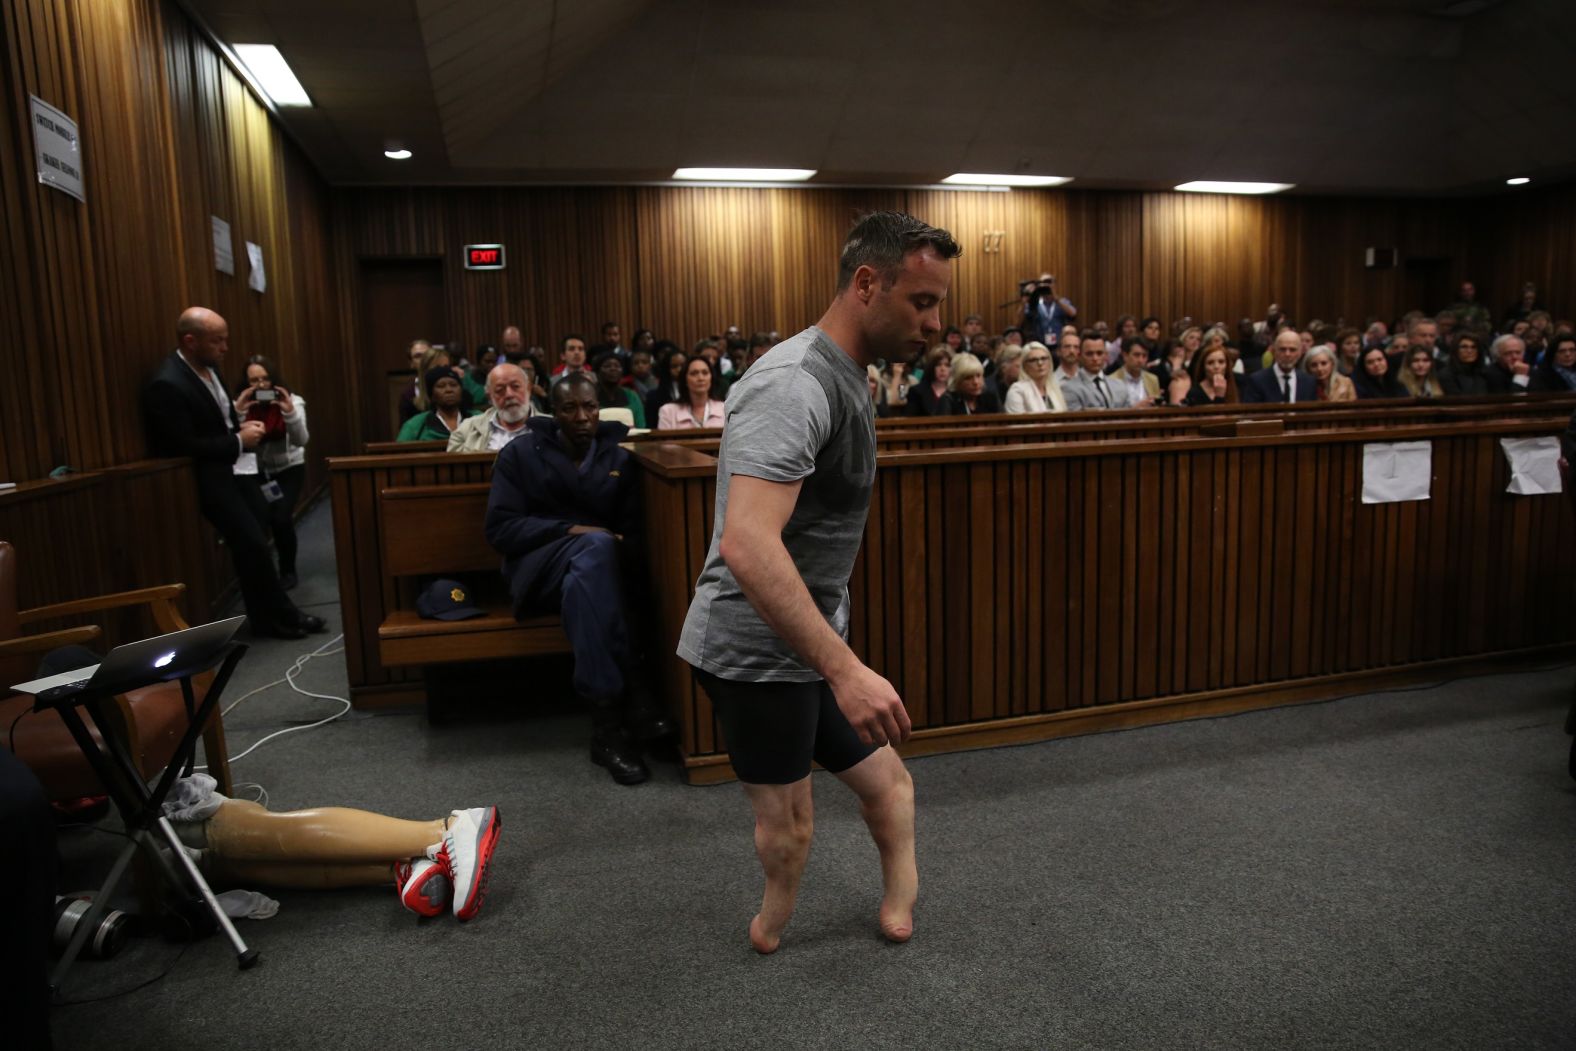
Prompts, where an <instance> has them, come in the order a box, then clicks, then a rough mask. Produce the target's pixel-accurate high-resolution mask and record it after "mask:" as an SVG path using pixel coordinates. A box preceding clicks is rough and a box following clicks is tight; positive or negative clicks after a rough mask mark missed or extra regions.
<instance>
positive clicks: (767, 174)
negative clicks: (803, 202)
mask: <svg viewBox="0 0 1576 1051" xmlns="http://www.w3.org/2000/svg"><path fill="white" fill-rule="evenodd" d="M813 175H815V169H814V168H680V169H679V170H678V171H676V172H674V173H673V177H674V178H675V179H688V180H699V181H701V182H804V181H805V180H806V179H809V178H810V177H811V176H813Z"/></svg>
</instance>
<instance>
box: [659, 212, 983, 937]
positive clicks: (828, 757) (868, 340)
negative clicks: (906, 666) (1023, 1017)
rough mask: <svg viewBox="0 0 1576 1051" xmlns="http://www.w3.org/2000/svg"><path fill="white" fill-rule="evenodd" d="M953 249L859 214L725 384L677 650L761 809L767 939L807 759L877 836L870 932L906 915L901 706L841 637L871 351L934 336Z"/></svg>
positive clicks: (924, 231) (910, 814)
mask: <svg viewBox="0 0 1576 1051" xmlns="http://www.w3.org/2000/svg"><path fill="white" fill-rule="evenodd" d="M958 253H959V248H958V245H957V242H955V241H954V240H953V239H952V236H951V235H950V234H948V233H947V232H946V231H945V230H938V229H936V228H934V227H930V226H927V225H925V224H924V223H922V222H920V221H919V220H918V219H915V218H914V217H912V216H909V215H902V214H897V213H892V212H878V213H875V214H872V215H868V216H866V217H864V218H863V219H861V220H860V221H859V222H858V223H857V224H855V226H854V228H853V230H852V231H850V233H849V235H848V238H847V240H846V241H845V242H844V244H843V250H842V258H841V262H840V265H839V270H838V280H837V294H836V296H835V297H834V298H833V300H832V304H831V306H830V307H828V308H827V311H826V313H825V315H824V316H823V317H822V318H821V320H820V321H819V322H818V323H816V324H815V325H814V326H812V327H810V328H808V329H805V330H804V331H803V332H801V333H799V334H798V335H796V336H793V337H792V338H790V339H788V340H786V341H784V342H783V343H779V344H778V345H777V346H775V347H773V348H772V349H771V350H770V351H768V352H767V353H766V354H765V355H764V356H763V357H762V358H761V359H760V360H759V361H758V362H756V363H755V364H754V365H752V366H751V367H750V370H749V371H748V372H747V373H745V374H744V376H743V378H742V379H740V380H739V381H738V383H737V384H735V385H734V387H733V390H732V391H731V392H730V393H729V397H728V419H727V426H726V427H725V428H724V429H723V437H722V448H721V450H720V452H719V454H718V462H717V500H716V508H717V513H716V520H715V522H714V523H713V529H712V542H711V550H710V552H709V553H708V554H707V557H706V564H705V567H704V568H703V569H702V570H701V574H700V580H699V582H698V583H697V584H696V587H695V598H694V601H693V602H692V603H691V604H690V608H689V615H688V616H687V617H686V618H685V621H684V630H683V634H682V635H681V637H680V640H679V649H678V654H679V656H680V657H682V658H684V659H685V660H686V661H688V662H689V663H690V664H691V665H693V666H694V667H695V668H696V669H697V677H698V678H699V680H700V683H701V685H702V686H703V687H704V688H705V690H706V693H707V695H708V696H710V698H711V700H712V704H713V706H714V708H715V709H716V711H717V714H718V717H719V718H720V719H721V721H722V727H723V733H724V736H725V737H726V738H727V744H728V754H729V757H730V759H731V760H732V762H733V768H734V770H735V772H737V773H738V775H739V779H740V780H741V781H742V782H743V783H744V789H745V794H746V795H747V796H748V797H749V800H750V804H751V806H752V807H753V808H754V811H755V849H756V853H757V855H758V857H759V858H760V862H761V868H762V870H763V871H764V873H765V877H766V887H765V892H764V894H763V895H762V898H761V909H760V912H759V913H758V914H756V916H755V918H754V919H753V920H752V921H751V922H750V942H751V944H752V945H754V946H755V948H756V950H757V951H759V952H762V953H770V952H775V951H776V949H777V947H778V944H779V941H780V939H781V937H782V932H783V928H784V927H785V926H787V923H788V920H789V917H791V916H792V915H793V907H794V899H795V897H796V896H797V894H798V890H799V879H800V876H801V875H802V874H803V872H804V865H805V861H806V859H807V858H808V857H809V853H810V836H811V832H812V829H813V817H812V814H813V804H812V800H811V792H810V763H811V760H812V759H813V760H814V761H816V762H818V763H820V764H821V765H822V766H823V767H824V768H825V769H827V770H828V771H830V772H831V773H833V774H835V775H837V777H838V778H839V779H841V780H842V781H843V783H844V784H846V785H848V786H849V787H850V788H851V789H853V791H854V792H855V794H856V795H858V796H859V801H860V806H861V810H862V813H863V815H864V819H865V823H866V825H867V826H868V827H869V829H870V834H871V837H872V838H873V839H874V840H875V843H876V847H877V849H878V850H879V851H880V854H881V880H882V898H881V906H880V911H879V923H880V928H881V933H882V934H883V935H885V936H886V937H887V938H888V939H889V940H891V941H897V942H901V941H907V940H908V938H909V937H910V935H911V934H912V933H913V929H914V919H913V916H914V902H915V899H916V898H917V896H918V892H919V876H918V872H917V870H916V869H915V865H914V783H913V781H911V780H910V779H909V775H908V771H907V770H905V769H904V767H903V762H902V760H901V759H899V758H898V755H897V753H896V752H895V751H893V750H892V749H891V748H890V747H888V745H893V744H898V743H900V742H902V741H904V740H906V739H907V738H908V735H909V732H910V724H909V718H908V712H907V711H906V710H905V709H904V707H903V702H902V700H901V699H900V698H899V697H898V695H897V691H896V690H894V689H893V687H892V684H891V683H889V682H887V680H886V679H884V678H882V677H881V676H880V675H878V674H876V673H875V672H874V671H872V670H871V669H870V668H868V667H866V666H865V665H864V664H862V663H861V662H860V661H859V659H858V658H857V657H856V656H855V655H854V653H853V651H852V650H850V649H849V647H848V643H847V642H846V641H845V640H846V636H847V633H848V620H849V615H848V614H849V608H848V578H849V574H850V573H851V572H852V570H853V565H854V557H855V556H856V555H857V554H858V551H859V544H860V539H861V537H862V536H863V534H864V528H865V517H866V514H867V512H868V511H869V508H870V492H871V488H872V486H873V484H874V481H875V467H876V460H875V452H876V442H875V414H874V410H873V408H872V406H871V403H870V395H869V389H868V386H867V381H866V372H865V369H866V366H867V365H870V364H874V363H875V362H876V361H877V360H878V359H885V360H887V361H908V360H911V359H913V358H914V357H915V356H916V355H917V354H919V353H921V352H923V351H924V349H925V348H926V347H927V346H928V345H929V344H930V343H931V342H932V341H933V340H934V338H935V336H936V335H937V334H938V333H939V332H940V331H941V320H940V310H939V308H940V305H941V301H942V300H943V299H945V298H946V296H947V289H948V287H949V285H950V283H951V279H952V264H951V260H952V259H953V258H955V257H956V256H957V255H958Z"/></svg>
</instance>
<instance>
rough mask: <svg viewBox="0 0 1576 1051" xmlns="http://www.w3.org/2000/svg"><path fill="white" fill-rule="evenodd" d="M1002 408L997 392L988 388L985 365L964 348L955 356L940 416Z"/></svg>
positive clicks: (992, 410) (969, 414)
mask: <svg viewBox="0 0 1576 1051" xmlns="http://www.w3.org/2000/svg"><path fill="white" fill-rule="evenodd" d="M1000 411H1001V399H1000V398H998V397H996V392H995V391H993V390H986V389H985V366H984V365H981V364H980V359H979V358H976V357H975V356H974V355H973V354H970V353H968V352H967V351H965V352H964V353H962V354H959V355H957V356H956V357H954V358H953V359H952V378H951V379H950V380H949V381H948V382H947V393H946V394H944V395H942V396H941V405H940V408H939V409H938V411H937V415H938V416H974V415H976V414H980V413H997V412H1000Z"/></svg>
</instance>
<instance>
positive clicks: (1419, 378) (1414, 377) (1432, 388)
mask: <svg viewBox="0 0 1576 1051" xmlns="http://www.w3.org/2000/svg"><path fill="white" fill-rule="evenodd" d="M1400 379H1401V386H1403V387H1405V388H1406V392H1407V393H1408V394H1410V395H1411V396H1412V397H1414V398H1442V397H1444V395H1445V391H1444V388H1443V387H1442V386H1441V385H1440V382H1439V377H1438V375H1436V374H1435V372H1434V352H1433V350H1432V348H1430V347H1428V346H1425V345H1422V344H1419V345H1418V346H1415V347H1413V348H1412V349H1411V350H1409V351H1407V352H1406V363H1405V365H1404V366H1403V367H1402V369H1401V376H1400Z"/></svg>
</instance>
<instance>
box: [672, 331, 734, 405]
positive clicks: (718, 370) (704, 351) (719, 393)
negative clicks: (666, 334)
mask: <svg viewBox="0 0 1576 1051" xmlns="http://www.w3.org/2000/svg"><path fill="white" fill-rule="evenodd" d="M722 350H723V347H722V342H721V341H720V340H717V339H701V340H696V341H695V346H694V347H693V348H692V349H691V351H690V360H691V361H693V360H695V359H696V358H704V359H705V360H706V364H708V365H710V366H711V396H712V397H713V398H716V399H717V400H718V401H727V400H728V385H729V382H730V381H729V379H728V377H727V376H726V375H725V374H724V373H723V371H722V362H723V356H722ZM681 400H682V399H681Z"/></svg>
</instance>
